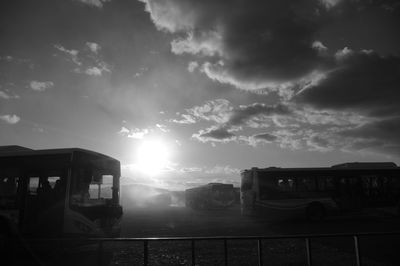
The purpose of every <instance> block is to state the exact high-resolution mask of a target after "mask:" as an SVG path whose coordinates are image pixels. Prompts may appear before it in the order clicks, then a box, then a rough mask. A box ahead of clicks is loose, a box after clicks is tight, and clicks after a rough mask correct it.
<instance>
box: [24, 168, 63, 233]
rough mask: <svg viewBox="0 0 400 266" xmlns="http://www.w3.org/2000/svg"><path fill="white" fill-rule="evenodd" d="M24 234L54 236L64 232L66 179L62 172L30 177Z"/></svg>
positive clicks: (28, 180)
mask: <svg viewBox="0 0 400 266" xmlns="http://www.w3.org/2000/svg"><path fill="white" fill-rule="evenodd" d="M26 179H27V182H28V183H27V184H28V192H27V193H28V194H27V198H26V202H25V215H24V226H23V228H24V230H23V231H24V232H25V233H26V234H29V235H40V236H49V235H50V236H54V235H58V234H60V233H61V232H62V226H63V218H64V217H63V215H64V205H65V183H66V182H65V181H66V178H65V176H64V175H62V174H61V173H60V172H54V171H53V172H44V173H41V174H39V175H38V174H35V175H32V174H31V175H28V176H27V178H26Z"/></svg>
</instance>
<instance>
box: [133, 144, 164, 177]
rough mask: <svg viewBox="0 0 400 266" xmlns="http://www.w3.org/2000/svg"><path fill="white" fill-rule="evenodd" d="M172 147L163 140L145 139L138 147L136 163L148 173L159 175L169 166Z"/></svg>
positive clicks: (142, 170)
mask: <svg viewBox="0 0 400 266" xmlns="http://www.w3.org/2000/svg"><path fill="white" fill-rule="evenodd" d="M169 157H170V149H169V148H168V146H167V145H166V144H165V143H164V142H163V141H161V140H144V141H143V142H142V143H141V144H140V146H139V147H138V149H137V153H136V158H137V159H136V163H137V167H138V168H139V170H140V171H141V172H143V173H145V174H147V175H151V176H154V175H158V174H160V173H161V172H162V171H163V170H164V169H165V168H166V167H167V166H168V162H169Z"/></svg>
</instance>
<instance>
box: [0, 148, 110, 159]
mask: <svg viewBox="0 0 400 266" xmlns="http://www.w3.org/2000/svg"><path fill="white" fill-rule="evenodd" d="M76 151H79V152H82V153H86V154H91V155H94V156H98V157H102V158H105V159H110V160H116V159H115V158H112V157H110V156H108V155H105V154H102V153H98V152H95V151H91V150H86V149H81V148H59V149H45V150H33V149H29V148H26V147H22V146H18V145H8V146H0V157H10V156H35V155H56V154H71V153H73V152H76Z"/></svg>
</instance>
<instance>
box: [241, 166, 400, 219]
mask: <svg viewBox="0 0 400 266" xmlns="http://www.w3.org/2000/svg"><path fill="white" fill-rule="evenodd" d="M240 200H241V210H242V214H243V215H256V216H258V215H259V216H264V217H266V218H269V219H271V220H281V219H291V218H295V217H298V218H299V217H305V218H307V219H308V220H322V219H323V218H325V216H326V215H333V214H339V215H340V214H344V213H368V211H371V210H374V209H375V210H377V209H376V208H379V209H380V210H388V211H389V212H391V213H392V214H396V212H397V214H398V212H399V202H400V168H399V167H398V166H397V165H396V164H394V163H391V162H385V163H359V162H355V163H344V164H339V165H334V166H332V167H324V168H322V167H321V168H278V167H269V168H263V169H260V168H251V169H247V170H243V171H242V172H241V199H240Z"/></svg>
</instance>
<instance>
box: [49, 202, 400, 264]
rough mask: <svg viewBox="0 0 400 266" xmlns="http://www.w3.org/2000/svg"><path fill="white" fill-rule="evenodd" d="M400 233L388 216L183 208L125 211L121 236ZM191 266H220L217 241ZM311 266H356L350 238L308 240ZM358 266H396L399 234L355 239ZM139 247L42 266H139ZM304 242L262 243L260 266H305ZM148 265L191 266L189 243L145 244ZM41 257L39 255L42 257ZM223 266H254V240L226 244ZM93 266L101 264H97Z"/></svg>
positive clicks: (113, 247)
mask: <svg viewBox="0 0 400 266" xmlns="http://www.w3.org/2000/svg"><path fill="white" fill-rule="evenodd" d="M390 231H400V219H399V218H395V217H392V216H390V215H381V214H378V213H376V214H374V215H368V216H367V215H361V216H360V215H347V216H339V217H328V218H327V219H326V220H325V221H323V222H318V223H317V222H314V223H310V222H307V221H305V220H298V221H291V222H272V221H269V220H267V219H261V218H256V217H246V216H242V215H241V214H240V208H239V206H235V207H233V208H231V209H229V210H209V211H195V210H192V209H188V208H185V207H163V208H161V207H152V208H148V207H147V208H137V207H136V208H131V209H129V208H125V209H124V216H123V219H122V235H121V237H155V238H157V237H174V236H175V237H177V236H187V237H206V236H273V235H296V234H329V233H359V232H390ZM195 248H196V249H195V265H216V266H219V265H224V243H223V241H222V240H215V241H203V240H202V241H197V242H196V243H195ZM311 249H312V262H313V265H328V266H330V265H332V266H334V265H356V260H355V254H354V242H353V239H352V238H351V237H340V238H339V237H335V238H327V239H311ZM360 249H361V258H362V262H363V265H400V259H399V258H398V251H399V250H400V235H389V236H374V237H360ZM143 250H144V249H143V242H124V243H116V242H110V243H105V244H104V246H103V251H104V253H103V254H101V257H99V253H98V252H97V245H93V247H92V249H91V250H87V251H79V252H78V253H74V254H71V252H69V250H65V249H64V250H63V251H62V252H61V253H60V250H57V249H54V250H51V251H50V252H47V253H46V254H45V255H46V256H47V259H43V260H42V261H43V262H44V263H43V265H85V266H87V265H102V266H106V265H113V266H117V265H119V266H120V265H124V266H125V265H143ZM305 251H306V247H305V241H304V239H275V240H263V241H262V260H263V262H264V264H263V265H307V260H306V254H305ZM148 252H149V257H148V265H154V266H156V265H157V266H158V265H160V266H161V265H163V266H164V265H192V257H191V255H192V254H191V242H190V241H150V242H149V246H148ZM42 255H43V254H42ZM227 261H228V265H237V266H239V265H240V266H245V265H249V266H250V265H258V246H257V241H255V240H242V241H237V240H229V241H228V242H227ZM99 262H100V263H101V264H99Z"/></svg>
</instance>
